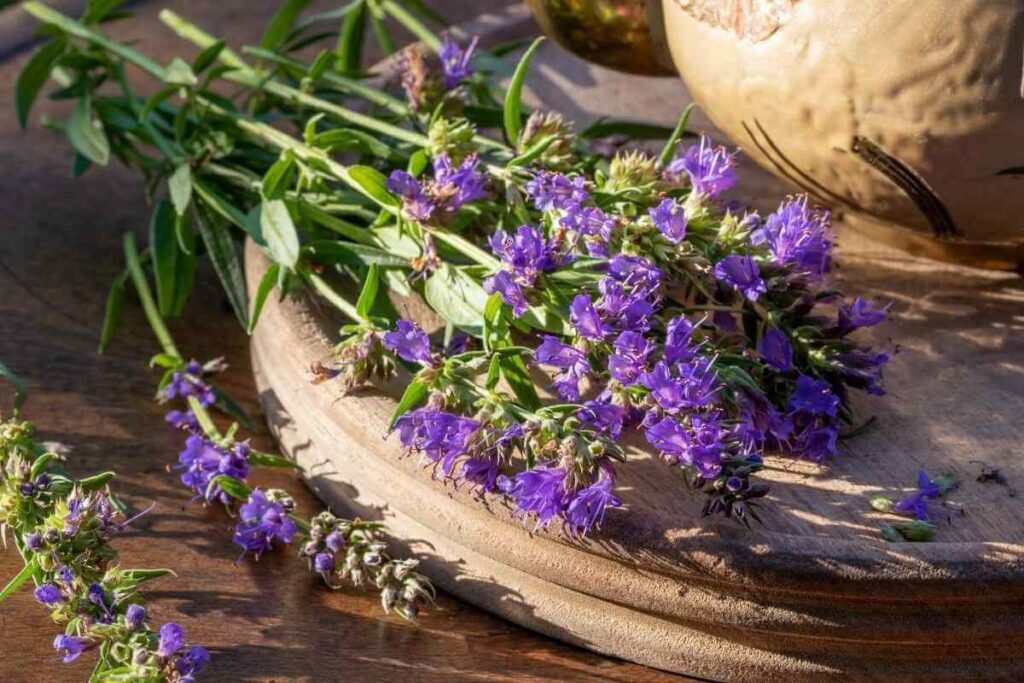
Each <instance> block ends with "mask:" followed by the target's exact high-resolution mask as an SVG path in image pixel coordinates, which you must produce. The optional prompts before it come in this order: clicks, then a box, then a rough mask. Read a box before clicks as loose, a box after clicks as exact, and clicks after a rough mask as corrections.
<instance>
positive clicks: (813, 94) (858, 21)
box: [531, 0, 1024, 269]
mask: <svg viewBox="0 0 1024 683" xmlns="http://www.w3.org/2000/svg"><path fill="white" fill-rule="evenodd" d="M560 2H561V3H564V2H566V0H531V5H532V6H534V7H536V6H538V5H544V6H546V7H548V9H546V10H545V11H546V14H544V16H545V19H544V20H542V24H545V25H546V26H548V25H551V24H552V21H553V20H554V19H557V18H558V16H559V15H558V14H557V13H554V12H552V11H551V10H550V6H552V5H557V4H559V3H560ZM638 3H639V4H643V2H642V0H620V1H619V2H616V1H615V0H602V4H605V5H609V4H611V5H621V6H627V5H628V6H630V7H632V8H634V9H635V8H636V7H637V6H638ZM655 5H656V1H655V0H652V1H651V2H648V3H647V4H646V10H647V12H646V18H647V22H648V25H649V28H650V35H651V37H652V39H651V42H650V43H649V44H647V45H646V47H643V46H638V47H637V48H636V52H637V53H643V52H644V50H646V51H648V52H650V53H652V54H655V55H656V54H658V53H659V49H658V45H659V44H660V41H661V40H662V39H663V37H664V39H665V40H667V44H668V48H669V50H670V52H671V56H672V59H673V61H674V63H675V65H676V68H677V69H678V72H679V73H680V74H681V76H682V77H683V79H684V80H685V82H686V84H687V86H688V88H689V90H690V92H691V93H692V95H693V96H694V98H695V99H696V101H697V102H698V103H699V104H700V105H701V106H702V107H703V108H704V109H705V110H706V111H707V113H708V115H709V117H710V118H711V120H712V121H713V122H714V123H715V124H716V125H717V126H718V127H719V128H721V129H722V130H723V131H724V132H725V133H726V134H727V135H728V136H729V137H731V138H732V139H733V141H735V142H736V143H737V144H739V145H740V146H741V147H742V148H743V149H744V151H745V152H747V153H748V154H749V155H750V156H752V157H753V158H754V159H755V160H757V161H758V162H759V163H760V164H762V165H763V166H765V167H766V168H768V169H769V170H771V171H773V172H774V173H776V174H777V175H779V176H780V177H783V178H785V179H786V180H788V181H789V182H790V183H792V184H793V185H794V186H796V187H798V188H800V189H801V190H803V191H806V192H809V193H811V194H812V195H814V196H815V197H817V198H818V200H820V201H822V202H824V203H827V204H830V205H832V206H834V207H836V208H838V209H842V210H844V213H845V214H846V215H847V217H848V218H849V219H850V220H849V221H848V222H849V223H850V225H852V226H854V227H857V228H860V229H862V230H865V231H868V232H869V233H871V234H872V235H873V236H874V237H876V238H878V239H882V240H884V241H886V242H888V243H890V244H894V245H896V246H900V247H902V248H905V249H910V250H912V251H914V252H916V253H918V254H921V255H926V256H931V257H935V258H942V259H945V260H952V261H957V262H961V263H966V264H971V265H979V266H984V267H992V268H1004V269H1013V268H1019V267H1021V265H1022V264H1024V220H1022V219H1021V218H1020V216H1019V214H1020V211H1021V209H1022V208H1024V194H1022V190H1024V177H1022V176H1021V175H1014V174H1000V172H1001V171H1005V170H1006V169H1013V168H1019V167H1022V166H1024V85H1022V79H1024V65H1022V58H1021V55H1022V54H1024V2H1021V1H1020V0H957V2H947V1H945V0H917V1H914V2H911V1H910V0H902V1H893V0H662V3H661V7H660V9H659V8H658V7H656V6H655ZM613 14H614V13H613ZM556 36H559V37H560V38H561V40H562V42H563V43H564V44H568V45H569V47H573V45H572V43H571V42H570V41H567V40H566V39H565V37H564V36H562V35H561V34H558V33H556ZM593 53H599V54H600V53H601V51H600V49H599V48H598V47H595V46H593V45H591V46H590V48H589V54H593ZM584 56H586V55H584ZM652 59H653V60H654V61H655V62H657V58H652ZM604 61H605V63H608V60H604ZM613 65H614V64H613Z"/></svg>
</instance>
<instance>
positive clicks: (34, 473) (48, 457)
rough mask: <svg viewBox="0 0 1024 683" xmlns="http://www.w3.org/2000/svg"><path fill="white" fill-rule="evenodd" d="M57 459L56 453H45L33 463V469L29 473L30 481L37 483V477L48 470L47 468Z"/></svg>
mask: <svg viewBox="0 0 1024 683" xmlns="http://www.w3.org/2000/svg"><path fill="white" fill-rule="evenodd" d="M56 459H57V454H56V453H43V454H42V455H40V456H39V457H38V458H36V460H35V462H33V463H32V469H31V470H30V471H29V475H28V476H29V481H35V479H36V477H38V476H39V475H40V474H42V473H43V472H44V471H45V470H46V466H47V465H48V464H50V462H51V461H53V460H56Z"/></svg>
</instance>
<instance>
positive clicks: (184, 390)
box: [164, 360, 217, 408]
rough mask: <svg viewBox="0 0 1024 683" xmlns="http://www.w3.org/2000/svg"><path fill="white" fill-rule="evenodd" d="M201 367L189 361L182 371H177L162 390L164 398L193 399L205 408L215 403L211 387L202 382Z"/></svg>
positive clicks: (195, 362)
mask: <svg viewBox="0 0 1024 683" xmlns="http://www.w3.org/2000/svg"><path fill="white" fill-rule="evenodd" d="M202 377H203V366H202V365H200V364H199V363H198V362H197V361H194V360H193V361H189V363H188V364H187V365H186V366H185V368H184V370H177V371H175V372H174V374H173V375H171V381H170V382H169V383H168V384H167V388H166V389H164V396H165V397H166V398H168V399H172V398H195V399H196V400H197V401H199V404H200V405H201V406H203V407H205V408H208V407H210V406H212V405H213V404H214V403H216V401H217V394H216V393H215V392H214V390H213V387H211V386H210V385H208V384H206V383H205V382H203V379H202Z"/></svg>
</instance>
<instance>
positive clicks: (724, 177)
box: [665, 136, 737, 197]
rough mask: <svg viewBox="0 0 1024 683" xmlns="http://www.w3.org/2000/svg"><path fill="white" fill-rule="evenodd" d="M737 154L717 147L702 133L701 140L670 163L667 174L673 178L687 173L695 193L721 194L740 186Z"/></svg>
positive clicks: (715, 195)
mask: <svg viewBox="0 0 1024 683" xmlns="http://www.w3.org/2000/svg"><path fill="white" fill-rule="evenodd" d="M735 157H736V155H735V153H731V154H730V153H729V152H728V151H727V150H726V149H725V148H724V147H714V146H713V145H712V143H711V140H710V139H708V138H707V137H705V136H701V138H700V143H699V144H696V145H693V146H691V147H690V148H688V149H687V150H686V152H684V153H683V156H681V157H678V158H676V159H675V161H673V162H672V163H671V164H669V166H668V168H666V169H665V174H666V176H668V177H669V178H670V179H678V178H680V177H681V176H682V174H683V173H686V174H687V175H688V176H689V178H690V185H691V186H692V187H693V190H694V192H697V193H699V194H704V195H709V196H711V197H717V196H718V195H720V194H721V193H723V192H725V191H726V190H728V189H730V188H732V187H734V186H735V185H736V181H737V177H736V158H735Z"/></svg>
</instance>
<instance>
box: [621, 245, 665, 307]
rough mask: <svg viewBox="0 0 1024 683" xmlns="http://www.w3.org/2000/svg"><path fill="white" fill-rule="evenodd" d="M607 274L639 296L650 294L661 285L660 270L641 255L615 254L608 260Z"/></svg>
mask: <svg viewBox="0 0 1024 683" xmlns="http://www.w3.org/2000/svg"><path fill="white" fill-rule="evenodd" d="M608 274H609V275H611V276H612V277H613V278H614V279H615V280H618V281H619V282H621V283H622V284H623V285H624V286H625V287H626V289H628V290H632V292H633V294H634V296H636V297H639V298H647V297H649V296H652V295H654V294H656V293H657V291H658V289H659V287H661V275H662V273H661V270H660V269H659V268H658V267H657V266H655V265H654V262H653V261H651V260H649V259H646V258H644V257H643V256H627V255H625V254H617V255H616V256H615V258H613V259H612V260H611V261H609V262H608Z"/></svg>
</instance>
